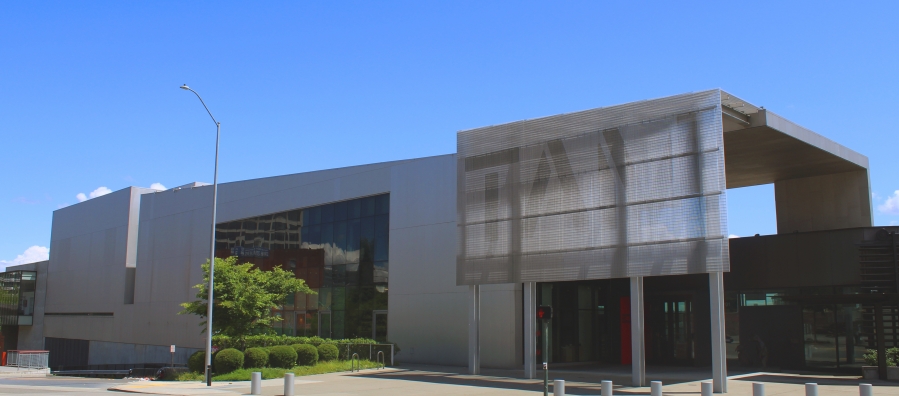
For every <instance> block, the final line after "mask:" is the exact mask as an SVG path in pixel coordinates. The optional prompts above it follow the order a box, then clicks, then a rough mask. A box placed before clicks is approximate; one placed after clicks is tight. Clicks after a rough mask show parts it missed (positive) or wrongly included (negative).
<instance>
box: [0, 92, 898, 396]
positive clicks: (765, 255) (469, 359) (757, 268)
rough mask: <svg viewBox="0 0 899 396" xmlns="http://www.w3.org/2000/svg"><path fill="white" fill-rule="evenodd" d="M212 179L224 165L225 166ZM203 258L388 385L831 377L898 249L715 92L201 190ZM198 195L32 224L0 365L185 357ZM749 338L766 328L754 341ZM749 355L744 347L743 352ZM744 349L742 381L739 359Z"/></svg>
mask: <svg viewBox="0 0 899 396" xmlns="http://www.w3.org/2000/svg"><path fill="white" fill-rule="evenodd" d="M225 160H227V159H225ZM762 184H774V191H775V197H774V198H775V202H776V211H777V213H776V216H777V234H775V235H756V236H755V237H744V238H728V235H729V234H728V232H727V211H728V210H740V209H741V208H733V207H730V208H729V207H728V205H727V201H726V191H727V190H728V189H736V188H741V187H748V186H755V185H762ZM218 199H219V203H218V207H217V211H218V212H217V213H218V224H217V225H216V232H215V254H216V256H217V257H228V256H237V257H239V259H240V261H241V262H249V263H252V264H254V265H255V266H257V267H259V268H262V269H271V268H272V267H275V266H281V267H282V268H284V269H286V270H289V271H292V272H294V273H295V274H296V276H297V277H299V278H302V279H304V280H306V282H307V283H308V285H309V286H310V287H311V288H312V289H313V290H315V291H316V292H317V294H314V295H305V294H297V295H294V296H290V297H289V298H288V299H287V301H286V302H285V304H284V305H283V307H281V309H280V310H279V311H278V313H279V315H280V316H281V317H282V318H283V320H282V321H281V322H280V323H279V324H278V325H277V327H276V331H278V332H279V333H282V334H289V335H301V336H313V335H317V336H321V337H328V338H349V337H370V338H374V339H376V340H379V341H382V342H394V343H397V344H398V345H400V346H401V352H400V353H399V354H398V355H397V356H396V358H397V361H398V362H400V364H402V363H403V362H410V363H412V362H414V363H431V364H442V365H459V366H464V365H467V366H468V367H469V368H470V370H471V371H472V372H477V371H478V369H479V367H481V366H484V367H498V368H520V369H523V370H524V372H525V375H526V376H529V377H533V376H534V375H535V369H536V367H537V366H536V364H537V363H538V362H542V361H543V360H544V356H542V353H541V351H542V350H543V345H542V341H541V340H542V339H543V337H542V334H540V331H539V328H538V327H539V326H538V323H537V321H536V318H535V312H536V307H537V306H538V305H551V306H552V307H553V308H554V311H555V314H554V317H553V319H552V321H551V323H550V326H549V331H548V340H549V344H548V345H546V347H547V348H546V350H547V356H546V357H545V358H546V359H547V360H548V361H549V362H550V363H553V364H558V363H566V364H570V365H573V366H577V365H578V364H582V365H583V367H595V366H596V365H620V364H626V365H631V367H632V368H633V373H634V382H635V383H645V374H644V373H645V365H646V364H649V365H666V366H677V365H687V366H712V368H713V378H715V379H716V390H718V391H721V390H722V389H726V388H724V387H726V385H725V384H724V383H723V381H722V380H723V376H724V375H725V373H726V367H727V365H731V366H735V365H736V366H745V367H752V366H755V365H766V366H768V367H782V368H814V369H828V370H830V369H832V370H840V369H852V368H855V369H857V367H859V366H860V365H861V363H862V357H861V356H862V354H863V353H864V352H865V351H866V349H867V348H874V345H873V342H874V341H873V340H874V338H875V337H874V328H875V327H876V322H878V321H880V322H881V324H882V325H883V326H884V328H885V330H884V332H885V334H884V335H885V341H886V343H887V346H888V347H889V346H892V345H896V343H897V338H896V335H897V334H899V329H897V326H899V320H897V317H899V307H896V306H895V303H894V302H892V301H893V300H889V299H888V298H886V297H884V299H882V300H879V299H878V298H879V297H871V296H873V295H878V296H880V295H884V296H887V295H890V294H895V293H896V292H897V289H899V271H897V269H896V266H897V264H896V247H895V246H896V238H895V235H894V234H895V231H897V229H899V228H897V227H873V224H872V212H871V210H872V209H871V208H872V205H871V194H870V187H869V177H868V159H867V158H866V157H865V156H863V155H861V154H859V153H856V152H854V151H852V150H850V149H848V148H846V147H844V146H842V145H840V144H838V143H836V142H833V141H831V140H828V139H827V138H824V137H822V136H820V135H818V134H816V133H814V132H812V131H810V130H808V129H805V128H803V127H801V126H799V125H797V124H795V123H792V122H790V121H788V120H786V119H784V118H782V117H780V116H778V115H776V114H774V113H772V112H770V111H768V110H766V109H764V108H761V107H756V106H754V105H752V104H750V103H748V102H746V101H744V100H742V99H739V98H737V97H735V96H733V95H731V94H729V93H727V92H724V91H721V90H718V89H715V90H709V91H702V92H696V93H688V94H682V95H676V96H671V97H666V98H660V99H653V100H646V101H639V102H633V103H628V104H623V105H617V106H610V107H603V108H597V109H592V110H586V111H580V112H574V113H568V114H561V115H555V116H550V117H545V118H538V119H533V120H525V121H519V122H513V123H508V124H501V125H495V126H489V127H484V128H478V129H473V130H467V131H461V132H458V134H457V153H455V154H447V155H441V156H434V157H426V158H417V159H410V160H399V161H392V162H385V163H376V164H367V165H359V166H351V167H346V168H339V169H328V170H320V171H314V172H307V173H298V174H290V175H284V176H274V177H268V178H262V179H253V180H246V181H238V182H232V183H224V184H221V185H219V198H218ZM211 202H212V186H210V185H207V184H204V183H191V184H188V185H184V186H181V187H176V188H172V189H169V190H165V191H156V190H151V189H146V188H139V187H129V188H125V189H122V190H119V191H115V192H113V193H110V194H108V195H104V196H101V197H97V198H94V199H91V200H88V201H85V202H82V203H78V204H75V205H72V206H69V207H65V208H62V209H59V210H57V211H55V212H54V215H53V226H52V230H51V249H50V260H49V261H48V262H42V263H34V264H25V265H21V266H16V267H10V268H8V269H7V272H6V273H4V274H3V276H2V277H0V282H2V287H3V289H4V290H5V291H7V292H8V293H6V294H4V295H3V296H0V297H2V298H0V329H2V334H3V337H4V338H3V339H4V343H3V348H4V350H12V349H47V350H49V351H50V359H51V366H53V367H88V366H98V367H99V366H103V365H127V364H139V363H152V362H157V361H160V362H168V359H169V357H170V356H169V354H168V351H169V345H173V344H174V345H177V346H178V347H179V348H178V354H177V356H176V360H178V361H185V360H186V357H187V356H188V355H189V354H190V353H192V352H193V351H195V350H198V349H201V348H202V347H203V345H204V339H205V337H204V336H203V334H201V332H200V330H201V327H200V326H199V322H200V319H199V318H197V317H194V316H189V315H178V314H177V313H178V311H180V309H181V308H180V306H179V304H180V303H183V302H186V301H189V300H192V299H194V295H195V294H196V290H195V289H193V288H192V286H194V285H196V284H198V283H201V282H202V273H201V269H200V265H201V264H202V263H203V262H205V261H206V260H207V259H208V254H209V250H208V249H209V242H210V238H211V237H212V236H211V235H210V229H211V227H210V224H211V218H212V213H211V206H210V204H211ZM772 318H776V320H775V319H772ZM750 340H751V341H750ZM758 340H761V341H762V342H763V343H764V344H765V345H766V346H767V351H768V353H767V356H766V357H765V358H764V359H765V361H764V362H762V361H759V359H758V358H757V356H750V355H749V354H747V353H745V350H747V349H748V347H745V346H744V347H743V348H740V345H741V344H747V343H749V342H755V343H758Z"/></svg>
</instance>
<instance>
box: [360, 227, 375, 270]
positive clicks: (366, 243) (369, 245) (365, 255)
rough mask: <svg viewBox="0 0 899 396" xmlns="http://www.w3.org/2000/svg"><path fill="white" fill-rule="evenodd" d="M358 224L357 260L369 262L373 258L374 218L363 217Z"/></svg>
mask: <svg viewBox="0 0 899 396" xmlns="http://www.w3.org/2000/svg"><path fill="white" fill-rule="evenodd" d="M360 224H361V231H362V232H361V237H360V240H359V261H360V262H371V261H374V259H375V218H374V217H365V218H363V219H362V220H361V221H360Z"/></svg>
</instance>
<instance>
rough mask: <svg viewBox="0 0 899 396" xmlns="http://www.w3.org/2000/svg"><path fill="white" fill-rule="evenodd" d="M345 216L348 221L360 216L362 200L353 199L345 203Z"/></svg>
mask: <svg viewBox="0 0 899 396" xmlns="http://www.w3.org/2000/svg"><path fill="white" fill-rule="evenodd" d="M346 205H347V208H346V216H347V218H348V219H355V218H358V217H359V216H361V215H362V200H361V199H354V200H352V201H348V202H347V204H346Z"/></svg>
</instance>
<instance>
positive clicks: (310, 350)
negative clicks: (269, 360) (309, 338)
mask: <svg viewBox="0 0 899 396" xmlns="http://www.w3.org/2000/svg"><path fill="white" fill-rule="evenodd" d="M291 347H292V348H293V349H295V350H296V351H297V365H298V366H314V365H315V363H318V348H316V347H315V346H313V345H311V344H294V345H291Z"/></svg>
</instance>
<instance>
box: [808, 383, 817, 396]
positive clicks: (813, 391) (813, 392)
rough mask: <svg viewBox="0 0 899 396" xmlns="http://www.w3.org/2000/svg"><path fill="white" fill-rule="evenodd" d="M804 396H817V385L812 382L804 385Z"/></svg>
mask: <svg viewBox="0 0 899 396" xmlns="http://www.w3.org/2000/svg"><path fill="white" fill-rule="evenodd" d="M805 396H818V384H816V383H814V382H809V383H807V384H805Z"/></svg>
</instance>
